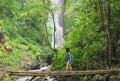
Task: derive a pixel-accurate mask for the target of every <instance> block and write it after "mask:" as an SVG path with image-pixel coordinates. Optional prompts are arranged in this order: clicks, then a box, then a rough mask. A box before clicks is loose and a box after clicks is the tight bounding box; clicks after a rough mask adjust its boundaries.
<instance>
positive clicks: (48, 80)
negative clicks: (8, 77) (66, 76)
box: [16, 66, 57, 81]
mask: <svg viewBox="0 0 120 81" xmlns="http://www.w3.org/2000/svg"><path fill="white" fill-rule="evenodd" d="M48 69H49V66H45V67H42V68H41V69H36V70H29V71H31V72H38V71H43V70H44V71H45V70H48ZM31 78H32V77H31V76H29V77H28V76H24V77H20V78H19V79H17V80H16V81H29V80H30V79H31ZM36 78H40V77H36ZM33 81H36V80H35V79H34V80H33ZM45 81H57V80H55V78H54V77H52V78H51V77H50V76H48V77H47V78H46V80H45Z"/></svg>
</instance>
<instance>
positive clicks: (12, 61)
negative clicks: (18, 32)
mask: <svg viewBox="0 0 120 81" xmlns="http://www.w3.org/2000/svg"><path fill="white" fill-rule="evenodd" d="M22 59H23V54H22V52H20V51H19V50H17V49H14V51H13V53H7V52H6V53H4V54H3V55H2V56H0V63H1V65H5V66H11V67H16V65H17V63H19V62H20V61H21V60H22Z"/></svg>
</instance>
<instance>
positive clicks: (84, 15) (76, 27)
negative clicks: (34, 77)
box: [0, 0, 120, 70]
mask: <svg viewBox="0 0 120 81" xmlns="http://www.w3.org/2000/svg"><path fill="white" fill-rule="evenodd" d="M119 4H120V0H64V9H65V12H64V23H65V28H64V37H65V42H64V44H63V47H62V48H61V50H58V49H53V48H51V45H50V44H51V41H52V33H51V28H50V27H49V26H48V25H47V22H48V19H49V15H48V13H50V12H51V11H53V12H54V11H55V10H57V9H56V8H51V7H50V6H52V5H53V4H52V3H51V1H50V0H0V66H11V67H12V66H14V67H16V64H17V63H18V62H20V61H21V60H23V57H24V55H23V54H24V52H27V53H28V54H29V55H31V56H32V57H37V60H38V61H39V62H43V60H44V59H45V58H46V57H47V56H48V55H53V56H54V58H53V68H52V69H53V70H65V55H66V53H65V48H66V47H70V49H71V52H72V54H73V55H74V61H73V63H72V68H73V70H85V69H86V70H90V69H92V70H94V69H109V68H120V5H119ZM56 50H57V52H56Z"/></svg>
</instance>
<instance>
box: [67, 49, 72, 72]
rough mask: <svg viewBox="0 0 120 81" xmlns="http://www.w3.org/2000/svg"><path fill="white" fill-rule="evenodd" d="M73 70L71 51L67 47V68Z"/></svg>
mask: <svg viewBox="0 0 120 81" xmlns="http://www.w3.org/2000/svg"><path fill="white" fill-rule="evenodd" d="M68 69H70V70H71V51H70V49H69V48H66V70H67V71H68Z"/></svg>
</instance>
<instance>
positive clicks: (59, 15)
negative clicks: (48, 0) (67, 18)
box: [49, 0, 64, 48]
mask: <svg viewBox="0 0 120 81" xmlns="http://www.w3.org/2000/svg"><path fill="white" fill-rule="evenodd" d="M52 3H53V6H52V7H53V8H54V7H56V8H58V10H57V11H55V12H53V13H54V15H53V16H54V21H53V19H50V20H49V23H50V25H51V27H52V28H53V35H52V48H61V46H62V43H63V42H64V37H63V28H64V21H63V13H64V11H63V6H64V5H63V0H52ZM54 24H55V25H54ZM54 26H55V27H54ZM54 28H55V31H54Z"/></svg>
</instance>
